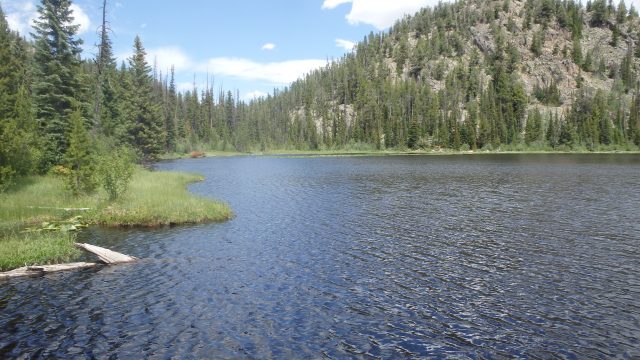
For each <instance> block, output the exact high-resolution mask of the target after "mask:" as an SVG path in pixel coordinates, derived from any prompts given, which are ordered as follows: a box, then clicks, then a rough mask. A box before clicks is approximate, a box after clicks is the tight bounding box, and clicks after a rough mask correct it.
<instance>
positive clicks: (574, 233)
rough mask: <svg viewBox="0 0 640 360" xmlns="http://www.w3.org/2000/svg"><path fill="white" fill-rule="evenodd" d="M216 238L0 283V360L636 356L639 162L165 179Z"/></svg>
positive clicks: (334, 167)
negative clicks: (209, 203)
mask: <svg viewBox="0 0 640 360" xmlns="http://www.w3.org/2000/svg"><path fill="white" fill-rule="evenodd" d="M158 167H159V168H160V169H164V170H178V171H191V172H198V173H201V174H203V175H205V176H206V181H204V182H202V183H198V184H194V185H193V186H192V187H191V190H192V191H193V192H195V193H197V194H200V195H204V196H211V197H214V198H218V199H222V200H224V201H226V202H228V203H229V204H230V205H231V207H232V208H233V210H234V212H235V214H236V217H235V218H234V219H233V220H231V221H229V222H226V223H219V224H207V225H199V226H188V227H176V228H171V229H157V230H151V231H148V230H123V231H114V230H101V229H92V230H88V231H86V232H84V233H83V234H82V239H81V240H83V241H89V242H92V243H94V244H97V245H102V246H107V247H109V248H111V249H113V250H116V251H121V252H124V253H127V254H131V255H135V256H138V257H142V258H144V260H142V261H140V262H139V263H135V264H131V265H123V266H114V267H105V268H102V269H99V270H88V271H79V272H71V273H64V274H55V275H52V276H47V277H45V278H37V279H22V280H18V281H15V280H14V281H11V282H5V283H0V358H19V357H32V358H45V357H56V358H90V357H96V358H114V359H115V358H160V359H164V358H170V357H175V358H305V359H306V358H323V357H328V358H344V357H362V358H370V357H374V358H375V357H379V358H398V357H443V356H454V357H461V358H466V357H470V358H479V357H491V358H512V357H527V358H555V357H562V358H581V359H582V358H610V357H623V358H638V357H640V346H639V345H638V344H640V275H639V272H638V271H639V270H640V156H638V155H475V156H393V157H338V158H305V157H300V158H277V157H233V158H212V159H197V160H181V161H176V162H168V163H162V164H160V165H159V166H158Z"/></svg>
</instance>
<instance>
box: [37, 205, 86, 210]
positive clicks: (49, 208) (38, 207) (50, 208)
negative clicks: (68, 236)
mask: <svg viewBox="0 0 640 360" xmlns="http://www.w3.org/2000/svg"><path fill="white" fill-rule="evenodd" d="M27 208H28V209H48V210H64V211H89V210H91V208H58V207H46V206H27Z"/></svg>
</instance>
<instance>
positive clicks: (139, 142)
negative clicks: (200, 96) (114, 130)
mask: <svg viewBox="0 0 640 360" xmlns="http://www.w3.org/2000/svg"><path fill="white" fill-rule="evenodd" d="M133 50H134V54H133V56H132V57H131V58H130V59H129V65H130V67H131V69H130V72H131V77H130V84H129V85H128V86H129V89H128V94H127V98H126V101H127V103H126V113H125V116H126V122H127V123H126V125H125V126H126V128H127V134H128V141H129V143H130V144H131V146H133V147H134V148H135V149H136V150H138V151H139V152H140V154H141V155H142V157H143V159H144V160H145V161H152V160H155V159H156V158H157V156H158V155H159V154H160V152H161V151H162V148H163V145H164V133H163V124H162V117H161V114H160V108H159V106H158V104H157V103H156V102H155V101H154V95H153V78H152V77H151V75H150V72H151V68H150V67H149V64H148V63H147V60H146V52H145V50H144V47H143V46H142V41H141V40H140V37H139V36H136V38H135V40H134V45H133Z"/></svg>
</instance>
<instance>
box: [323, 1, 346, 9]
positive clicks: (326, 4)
mask: <svg viewBox="0 0 640 360" xmlns="http://www.w3.org/2000/svg"><path fill="white" fill-rule="evenodd" d="M352 1H353V0H324V3H322V8H323V9H335V8H337V7H338V6H340V5H342V4H348V3H350V2H352Z"/></svg>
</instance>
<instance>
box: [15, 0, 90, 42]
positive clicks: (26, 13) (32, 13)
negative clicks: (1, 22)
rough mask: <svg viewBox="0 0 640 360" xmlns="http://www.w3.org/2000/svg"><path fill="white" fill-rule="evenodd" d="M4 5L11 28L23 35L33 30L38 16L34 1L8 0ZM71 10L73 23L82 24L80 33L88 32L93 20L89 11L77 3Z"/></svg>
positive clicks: (72, 5)
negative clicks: (88, 13)
mask: <svg viewBox="0 0 640 360" xmlns="http://www.w3.org/2000/svg"><path fill="white" fill-rule="evenodd" d="M2 6H3V10H4V11H5V13H6V16H7V22H8V23H9V27H10V28H11V29H13V30H15V31H18V32H19V33H20V34H22V35H27V34H29V33H30V32H31V31H33V29H32V26H33V21H34V20H35V19H37V18H38V11H37V8H36V6H35V4H34V2H33V1H24V0H7V1H6V2H3V4H2ZM71 10H72V11H73V14H72V16H73V17H74V19H73V22H72V24H74V25H80V27H79V29H78V34H83V33H85V32H87V30H89V27H90V26H91V20H90V19H89V16H88V15H87V13H86V12H85V11H84V10H83V9H82V8H81V7H80V6H78V5H76V4H71Z"/></svg>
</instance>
